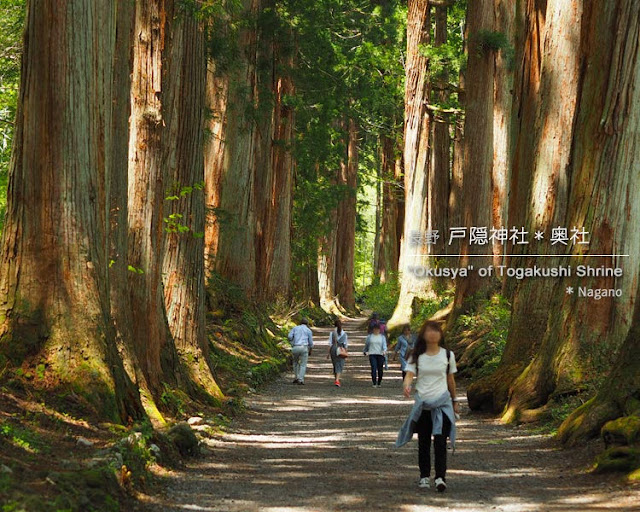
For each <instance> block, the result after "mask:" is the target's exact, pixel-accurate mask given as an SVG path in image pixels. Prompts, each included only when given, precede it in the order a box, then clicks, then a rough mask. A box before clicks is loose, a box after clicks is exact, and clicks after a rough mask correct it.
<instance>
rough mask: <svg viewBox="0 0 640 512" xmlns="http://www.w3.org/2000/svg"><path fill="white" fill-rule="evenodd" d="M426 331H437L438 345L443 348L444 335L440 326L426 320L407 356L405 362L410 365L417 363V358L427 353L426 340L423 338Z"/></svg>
mask: <svg viewBox="0 0 640 512" xmlns="http://www.w3.org/2000/svg"><path fill="white" fill-rule="evenodd" d="M427 329H433V330H434V331H438V332H439V333H440V342H439V345H440V346H441V347H444V333H443V332H442V327H441V326H440V324H439V323H438V322H436V321H434V320H427V321H426V322H425V323H423V324H422V327H420V330H419V331H418V338H417V339H416V344H415V346H414V347H413V350H412V351H411V353H410V354H409V356H408V358H407V361H410V362H412V363H417V362H418V357H420V356H421V355H422V354H424V353H425V352H426V351H427V339H426V338H425V333H426V331H427Z"/></svg>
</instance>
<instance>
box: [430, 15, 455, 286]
mask: <svg viewBox="0 0 640 512" xmlns="http://www.w3.org/2000/svg"><path fill="white" fill-rule="evenodd" d="M435 14H436V15H435V18H436V22H435V38H434V39H435V46H442V45H443V44H445V43H446V42H447V7H446V5H444V6H438V7H436V10H435ZM434 85H435V87H434V89H435V93H434V98H435V101H436V102H437V103H439V104H444V103H446V101H447V97H448V92H447V86H448V77H447V75H446V72H444V71H443V75H442V76H440V77H438V79H437V80H435V82H434ZM433 120H434V121H435V122H434V123H433V151H432V158H431V167H430V169H429V192H428V199H427V201H428V208H429V210H428V212H429V213H428V215H429V220H428V221H427V225H428V229H431V230H437V231H438V233H439V234H440V237H439V238H438V239H437V241H436V243H435V244H433V245H432V246H431V249H432V251H433V252H434V253H435V254H445V253H446V252H447V245H446V242H447V239H446V233H447V228H448V227H449V226H450V224H449V215H448V214H449V208H448V204H449V189H450V170H449V168H450V165H451V138H450V135H449V124H448V120H447V119H444V118H438V117H437V116H434V119H433ZM448 260H449V258H446V259H444V261H445V262H446V264H448V263H450V262H449V261H448ZM453 261H454V262H455V260H453ZM442 282H443V284H444V283H446V282H447V280H446V279H442Z"/></svg>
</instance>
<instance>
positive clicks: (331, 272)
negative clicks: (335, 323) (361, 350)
mask: <svg viewBox="0 0 640 512" xmlns="http://www.w3.org/2000/svg"><path fill="white" fill-rule="evenodd" d="M337 222H338V211H337V209H332V210H330V213H329V219H328V225H329V226H330V228H329V230H328V232H327V233H326V234H324V235H323V236H321V237H320V238H319V239H318V295H319V297H320V306H321V307H322V309H324V310H325V311H327V312H329V313H334V314H337V315H340V314H342V311H341V308H340V303H339V301H338V300H337V299H336V291H335V282H336V254H337V242H338V236H337V232H336V230H335V229H334V228H333V226H336V225H337Z"/></svg>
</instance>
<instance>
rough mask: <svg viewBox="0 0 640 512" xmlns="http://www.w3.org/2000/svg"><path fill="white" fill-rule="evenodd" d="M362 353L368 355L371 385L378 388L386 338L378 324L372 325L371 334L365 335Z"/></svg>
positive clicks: (385, 348) (385, 353)
mask: <svg viewBox="0 0 640 512" xmlns="http://www.w3.org/2000/svg"><path fill="white" fill-rule="evenodd" d="M363 353H364V355H365V356H367V355H368V356H369V364H370V365H371V380H372V381H373V387H374V388H376V387H377V388H379V387H380V384H381V383H382V373H383V370H384V358H385V356H386V355H387V338H386V337H385V335H384V334H382V333H380V325H379V324H376V325H374V326H373V330H372V332H371V334H369V335H368V336H367V340H366V341H365V343H364V350H363Z"/></svg>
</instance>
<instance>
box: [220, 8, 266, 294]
mask: <svg viewBox="0 0 640 512" xmlns="http://www.w3.org/2000/svg"><path fill="white" fill-rule="evenodd" d="M259 4H260V1H259V0H255V1H254V0H244V4H243V5H244V7H245V10H246V12H247V14H248V15H249V16H250V17H251V19H253V16H254V15H255V14H256V13H257V12H258V9H259V7H260V5H259ZM257 45H258V32H257V27H256V26H255V21H252V23H251V24H250V25H249V26H248V27H246V28H244V29H243V30H242V31H241V34H240V37H239V50H240V56H241V57H240V59H239V60H238V62H237V63H236V64H235V65H234V66H232V68H231V69H230V71H229V82H228V83H229V89H228V99H227V118H226V130H225V136H224V137H223V138H224V141H225V147H224V151H225V157H224V159H223V162H224V167H223V170H222V176H221V178H220V213H221V214H222V215H223V216H224V220H223V221H221V222H219V223H218V228H219V231H218V246H217V252H216V255H215V270H216V271H217V272H218V273H219V274H221V276H222V277H224V278H226V279H228V280H229V281H231V282H232V283H235V284H236V285H238V286H240V287H241V288H242V289H243V290H244V291H245V292H246V294H247V295H248V296H250V297H252V296H253V294H254V292H255V283H256V272H257V263H256V252H255V249H254V244H255V242H256V236H257V235H256V233H257V231H256V230H257V220H258V216H257V214H256V211H255V205H256V199H255V197H254V193H255V186H256V185H255V169H256V165H257V164H256V159H257V158H259V156H257V155H256V152H257V151H259V150H261V148H256V141H257V140H258V139H259V138H260V134H259V133H258V134H256V130H257V126H256V122H255V120H254V109H255V108H256V107H257V105H258V101H259V97H258V95H257V94H258V93H257V87H258V81H257V80H258V77H257V69H256V67H257V58H258V53H257V52H258V50H257Z"/></svg>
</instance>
